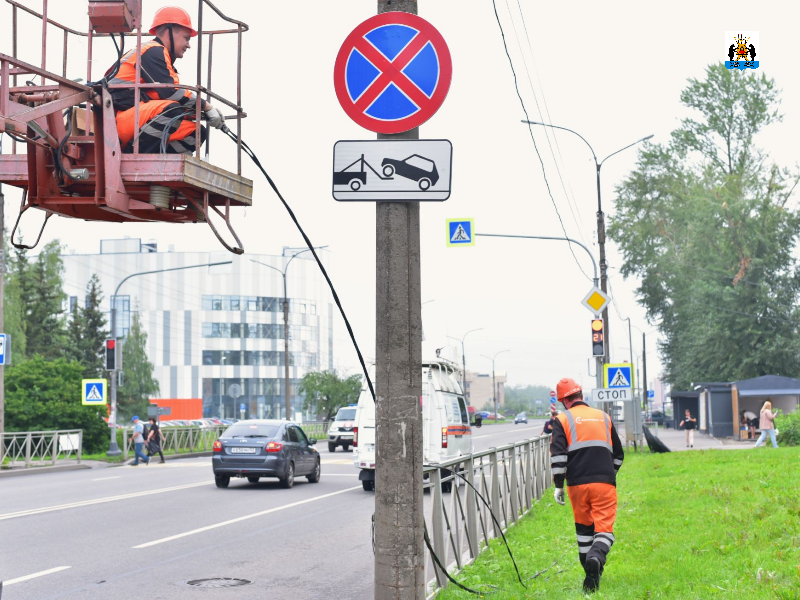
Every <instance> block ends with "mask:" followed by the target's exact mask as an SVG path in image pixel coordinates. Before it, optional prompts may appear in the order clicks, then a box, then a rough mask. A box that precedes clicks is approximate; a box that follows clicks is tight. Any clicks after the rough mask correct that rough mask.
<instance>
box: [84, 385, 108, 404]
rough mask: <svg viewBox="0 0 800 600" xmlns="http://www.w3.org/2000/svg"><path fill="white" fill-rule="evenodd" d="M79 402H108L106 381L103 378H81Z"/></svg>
mask: <svg viewBox="0 0 800 600" xmlns="http://www.w3.org/2000/svg"><path fill="white" fill-rule="evenodd" d="M81 390H82V398H81V404H86V405H92V404H99V405H103V406H105V405H106V404H108V394H106V390H108V381H107V380H105V379H83V380H82V381H81Z"/></svg>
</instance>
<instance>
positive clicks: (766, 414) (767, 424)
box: [755, 398, 778, 448]
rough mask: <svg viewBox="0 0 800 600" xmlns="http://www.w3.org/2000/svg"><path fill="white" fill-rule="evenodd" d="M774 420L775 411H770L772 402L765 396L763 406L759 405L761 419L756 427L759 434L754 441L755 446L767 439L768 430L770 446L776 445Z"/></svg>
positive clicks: (774, 446) (775, 446)
mask: <svg viewBox="0 0 800 600" xmlns="http://www.w3.org/2000/svg"><path fill="white" fill-rule="evenodd" d="M774 421H775V413H773V412H772V402H771V401H770V399H769V398H767V401H766V402H764V406H762V407H761V420H760V422H759V424H758V428H759V429H760V430H761V435H760V436H759V438H758V441H757V442H756V446H755V447H756V448H758V447H759V446H761V445H762V444H763V443H764V442H766V441H767V432H769V438H770V439H771V440H772V447H773V448H777V447H778V440H777V439H775V424H774Z"/></svg>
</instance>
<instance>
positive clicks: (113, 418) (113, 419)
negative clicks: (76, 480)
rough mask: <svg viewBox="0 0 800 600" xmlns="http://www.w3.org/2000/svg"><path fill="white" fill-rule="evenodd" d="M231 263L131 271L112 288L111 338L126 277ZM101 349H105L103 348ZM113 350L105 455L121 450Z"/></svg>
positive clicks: (114, 334) (119, 354)
mask: <svg viewBox="0 0 800 600" xmlns="http://www.w3.org/2000/svg"><path fill="white" fill-rule="evenodd" d="M231 263H233V261H232V260H226V261H222V262H214V263H206V264H202V265H188V266H186V267H172V268H171V269H156V270H154V271H142V272H140V273H131V274H130V275H128V276H127V277H125V278H124V279H123V280H122V281H120V282H119V284H118V285H117V289H115V290H114V295H113V296H111V338H112V339H113V340H116V339H117V297H118V296H119V290H120V288H121V287H122V284H123V283H125V282H126V281H128V279H131V278H133V277H139V276H140V275H153V274H154V273H167V272H169V271H184V270H186V269H199V268H200V267H216V266H218V265H229V264H231ZM103 350H105V348H104V349H103ZM114 352H115V353H116V356H117V358H118V359H119V360H118V361H115V362H117V364H115V365H114V366H115V367H117V368H116V369H114V370H113V371H111V385H110V391H111V414H109V415H108V427H109V429H111V441H110V443H109V445H108V452H106V455H107V456H119V455H120V454H122V451H121V450H120V449H119V444H117V375H118V373H119V370H118V369H119V363H120V362H121V359H122V347H121V346H116V347H115V348H114Z"/></svg>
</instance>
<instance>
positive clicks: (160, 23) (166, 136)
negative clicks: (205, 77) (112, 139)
mask: <svg viewBox="0 0 800 600" xmlns="http://www.w3.org/2000/svg"><path fill="white" fill-rule="evenodd" d="M150 35H154V36H156V37H155V39H154V40H152V41H150V42H147V43H146V44H143V45H142V50H141V66H140V82H141V83H169V84H180V79H179V77H178V71H177V70H176V69H175V67H174V63H175V61H176V60H177V59H179V58H182V57H183V55H184V53H185V52H186V51H187V50H188V49H189V40H190V39H191V38H193V37H195V36H196V35H197V31H195V30H194V29H193V28H192V20H191V18H190V17H189V13H187V12H186V11H185V10H183V9H182V8H178V7H175V6H166V7H164V8H160V9H159V10H158V11H157V12H156V15H155V17H154V19H153V24H152V25H151V27H150ZM137 59H138V57H137V54H136V49H135V48H134V49H133V50H131V51H130V52H128V53H127V54H126V55H125V56H123V57H122V60H121V61H120V64H119V70H118V71H117V73H116V75H114V77H113V78H112V79H111V80H110V81H109V83H111V84H122V83H134V81H135V80H136V62H137ZM115 68H116V65H115V66H114V67H112V68H111V69H109V71H108V73H107V75H110V74H111V73H113V71H114V69H115ZM111 97H112V99H113V101H114V110H115V111H116V115H117V132H118V133H119V142H120V145H121V146H122V151H123V152H133V141H134V139H135V137H136V132H135V131H134V129H135V118H136V115H135V113H136V106H135V104H134V101H135V97H134V90H133V88H124V89H112V90H111ZM140 98H141V101H140V102H139V152H142V153H145V154H157V153H159V152H166V153H169V154H176V153H177V154H184V153H189V154H190V153H192V152H194V150H195V149H196V144H197V140H196V139H195V122H194V121H193V120H192V119H193V117H194V115H195V106H196V102H197V101H198V98H197V95H196V94H195V93H193V92H190V91H189V90H184V89H181V88H173V87H168V88H167V87H161V88H153V89H143V90H142V91H141V96H140ZM199 101H200V102H202V109H203V111H204V112H205V113H206V118H207V120H208V124H209V125H211V126H212V127H215V128H217V129H221V128H222V127H223V126H224V124H225V119H224V118H223V116H222V115H221V114H220V112H219V111H218V110H217V109H216V108H214V107H213V106H211V104H209V103H208V102H206V101H205V100H203V99H202V98H200V99H199ZM205 131H206V130H205V128H204V127H201V128H200V134H201V138H202V139H201V140H200V143H201V144H202V143H203V142H204V141H205Z"/></svg>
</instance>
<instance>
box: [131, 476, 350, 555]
mask: <svg viewBox="0 0 800 600" xmlns="http://www.w3.org/2000/svg"><path fill="white" fill-rule="evenodd" d="M361 487H362V486H360V485H359V486H356V487H351V488H347V489H344V490H339V491H338V492H331V493H330V494H323V495H322V496H314V497H313V498H307V499H305V500H300V501H298V502H292V503H291V504H284V505H283V506H277V507H275V508H270V509H267V510H262V511H261V512H257V513H253V514H251V515H244V516H243V517H237V518H236V519H230V520H229V521H222V522H221V523H215V524H214V525H207V526H206V527H200V528H198V529H192V530H191V531H186V532H185V533H178V534H176V535H171V536H169V537H165V538H161V539H160V540H155V541H153V542H146V543H144V544H139V545H138V546H133V548H134V549H138V548H149V547H150V546H156V545H158V544H164V543H166V542H171V541H173V540H178V539H180V538H183V537H187V536H190V535H195V534H196V533H203V532H204V531H210V530H211V529H217V528H218V527H225V526H227V525H233V524H234V523H239V522H241V521H247V520H248V519H254V518H256V517H262V516H264V515H268V514H270V513H274V512H278V511H281V510H285V509H287V508H294V507H295V506H301V505H303V504H309V503H310V502H316V501H317V500H323V499H325V498H330V497H332V496H338V495H339V494H344V493H346V492H352V491H353V490H360V489H361Z"/></svg>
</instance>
